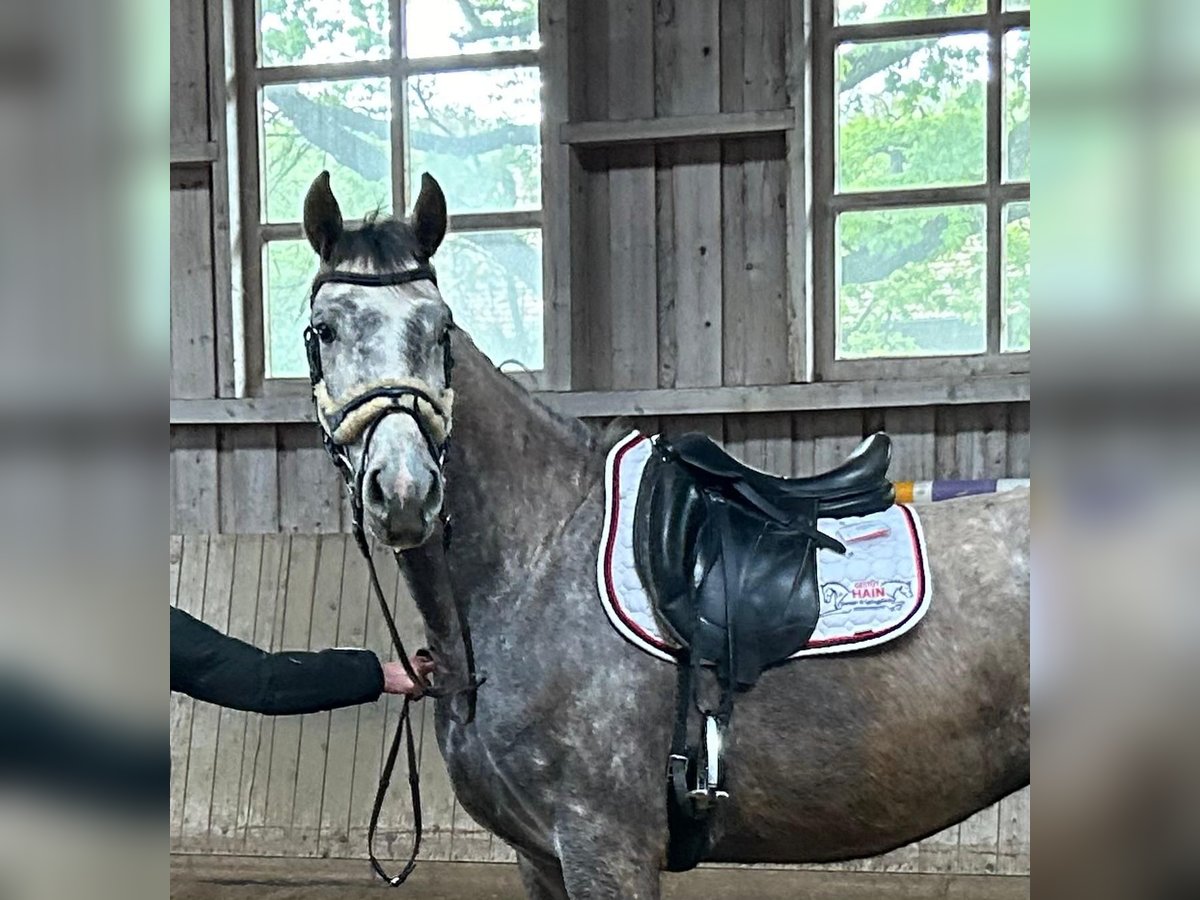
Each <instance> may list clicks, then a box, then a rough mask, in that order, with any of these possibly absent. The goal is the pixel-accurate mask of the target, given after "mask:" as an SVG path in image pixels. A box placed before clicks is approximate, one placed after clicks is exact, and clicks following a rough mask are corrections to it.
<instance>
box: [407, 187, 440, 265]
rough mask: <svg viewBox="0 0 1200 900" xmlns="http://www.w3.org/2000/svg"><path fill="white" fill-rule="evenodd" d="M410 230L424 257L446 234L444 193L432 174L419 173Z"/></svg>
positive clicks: (434, 251) (429, 253) (429, 254)
mask: <svg viewBox="0 0 1200 900" xmlns="http://www.w3.org/2000/svg"><path fill="white" fill-rule="evenodd" d="M412 230H413V233H414V234H415V235H416V236H417V242H418V243H419V244H420V245H421V251H422V252H423V253H424V254H425V256H426V257H430V256H433V254H434V253H436V252H437V248H438V247H439V246H441V243H442V238H444V237H445V236H446V195H445V194H443V193H442V188H441V185H439V184H438V183H437V181H436V180H435V179H434V177H433V176H432V175H430V174H429V173H428V172H425V173H423V174H422V175H421V195H420V196H419V197H417V203H416V205H415V206H414V207H413V214H412Z"/></svg>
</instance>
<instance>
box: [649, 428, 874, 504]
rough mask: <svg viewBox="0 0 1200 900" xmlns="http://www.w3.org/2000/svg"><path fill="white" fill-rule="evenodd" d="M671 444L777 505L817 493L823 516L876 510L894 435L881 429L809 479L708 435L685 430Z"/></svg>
mask: <svg viewBox="0 0 1200 900" xmlns="http://www.w3.org/2000/svg"><path fill="white" fill-rule="evenodd" d="M672 446H673V448H674V450H675V453H676V455H677V456H678V457H679V459H681V460H682V461H683V462H685V463H686V464H687V465H689V466H690V467H692V468H694V469H696V470H698V471H700V472H703V473H705V474H706V475H708V476H710V477H712V478H715V479H724V480H727V481H743V482H745V483H746V484H747V485H749V486H751V487H752V488H753V489H754V490H755V491H756V492H757V493H758V494H760V495H761V496H762V497H764V498H766V499H767V500H768V501H769V502H771V503H773V504H775V505H778V506H787V505H788V503H789V501H791V500H806V499H814V498H815V499H817V500H818V501H820V510H819V512H820V515H821V516H822V517H824V518H842V517H845V516H848V515H866V514H867V513H869V512H874V511H875V507H876V504H875V503H874V502H873V501H872V498H873V497H874V496H875V493H876V492H878V491H879V489H880V486H881V484H882V483H883V482H885V481H886V479H887V471H888V465H889V463H890V462H891V453H892V441H891V438H889V437H888V436H887V435H886V434H884V433H882V432H877V433H875V434H873V435H871V436H870V437H868V438H867V439H866V440H864V441H863V442H862V443H861V444H859V445H858V446H857V447H856V448H855V449H854V451H853V452H852V453H851V454H850V455H849V456H847V457H846V459H845V461H844V462H842V463H841V464H839V465H838V466H836V467H834V468H832V469H830V470H828V471H826V472H820V473H818V474H816V475H811V476H809V477H807V478H786V477H783V476H781V475H772V474H770V473H769V472H763V471H761V470H759V469H755V468H753V467H751V466H748V465H746V464H745V463H743V462H740V461H738V460H736V459H734V458H733V457H732V456H730V455H729V454H728V453H726V452H725V450H724V448H723V447H721V445H720V444H718V443H717V442H716V441H714V440H713V439H712V438H710V437H709V436H708V435H706V434H698V433H693V434H685V435H683V436H681V437H680V438H679V439H678V440H676V441H675V442H674V443H673V444H672ZM887 505H890V504H887ZM858 509H863V510H864V511H861V512H859V511H856V510H858Z"/></svg>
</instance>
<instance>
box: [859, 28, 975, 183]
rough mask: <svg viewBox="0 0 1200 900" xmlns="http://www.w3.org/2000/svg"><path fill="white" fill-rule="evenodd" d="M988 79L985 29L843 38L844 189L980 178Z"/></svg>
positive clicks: (955, 181)
mask: <svg viewBox="0 0 1200 900" xmlns="http://www.w3.org/2000/svg"><path fill="white" fill-rule="evenodd" d="M986 80H987V35H985V34H961V35H951V36H949V37H944V38H936V39H930V40H919V41H878V42H871V43H863V44H843V45H842V46H841V47H839V48H838V56H837V83H838V152H837V170H838V171H837V175H838V178H837V181H838V188H839V189H840V190H843V191H862V190H879V189H886V188H911V187H940V186H944V185H953V184H975V183H978V182H982V181H983V180H984V177H985V172H986V169H985V156H984V144H985V138H986V125H985V122H984V103H985V91H984V86H985V83H986Z"/></svg>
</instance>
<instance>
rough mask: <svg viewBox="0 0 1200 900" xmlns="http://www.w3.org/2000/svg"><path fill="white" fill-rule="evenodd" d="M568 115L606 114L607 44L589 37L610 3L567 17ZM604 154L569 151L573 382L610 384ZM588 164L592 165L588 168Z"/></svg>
mask: <svg viewBox="0 0 1200 900" xmlns="http://www.w3.org/2000/svg"><path fill="white" fill-rule="evenodd" d="M567 31H568V40H569V43H570V50H569V52H568V54H567V66H568V69H569V73H568V82H569V90H570V110H569V117H574V116H579V115H582V116H585V117H589V116H590V117H598V118H603V117H605V116H607V115H608V46H607V43H606V42H605V41H598V40H594V39H592V38H591V36H592V35H597V34H608V4H607V3H589V4H578V3H576V4H572V5H571V9H570V14H569V16H568V20H567ZM602 155H603V154H592V155H591V156H590V157H589V155H588V154H586V153H582V152H581V153H573V154H571V179H570V189H571V200H570V207H571V248H570V261H571V282H572V290H573V292H574V293H573V297H574V301H573V302H574V303H575V305H576V313H575V315H574V317H573V318H574V319H575V320H576V321H575V324H574V326H573V327H572V329H571V386H572V387H575V388H594V389H604V388H610V387H612V380H611V379H612V366H611V363H610V362H609V350H610V348H611V346H612V315H611V313H610V312H609V310H610V308H611V305H612V293H611V291H610V290H609V285H608V273H609V265H608V259H607V257H606V255H605V254H604V253H601V252H599V251H600V249H601V248H605V247H607V246H608V172H607V170H606V168H604V167H603V166H601V167H600V168H599V169H598V170H597V169H595V168H594V167H595V165H596V164H597V163H598V162H602V163H605V164H606V163H607V161H606V160H602V159H598V158H597V157H599V156H602ZM589 163H590V164H591V165H592V166H593V168H589Z"/></svg>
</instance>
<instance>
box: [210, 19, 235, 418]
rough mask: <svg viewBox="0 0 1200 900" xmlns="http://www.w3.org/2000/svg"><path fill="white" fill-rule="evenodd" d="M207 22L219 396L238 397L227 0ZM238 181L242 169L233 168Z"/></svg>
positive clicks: (214, 296) (230, 68) (214, 294)
mask: <svg viewBox="0 0 1200 900" xmlns="http://www.w3.org/2000/svg"><path fill="white" fill-rule="evenodd" d="M204 6H205V13H206V20H207V34H208V40H207V50H208V97H209V108H208V119H209V134H211V135H212V139H213V142H214V143H215V144H216V148H215V149H216V154H217V156H216V161H215V162H216V164H215V165H214V166H213V168H212V252H213V308H214V317H215V323H216V354H217V360H216V363H217V395H218V396H221V397H232V396H235V394H236V381H237V379H236V375H235V371H234V369H235V360H234V356H235V353H234V346H233V342H234V334H233V332H234V322H233V319H234V316H233V233H234V232H233V227H234V219H233V217H232V216H231V213H230V203H231V194H230V191H229V184H230V179H229V175H230V164H229V139H228V129H229V127H230V124H231V123H230V114H231V107H230V103H229V100H230V98H229V96H228V91H227V87H226V86H227V85H228V84H229V79H228V77H227V74H232V73H233V71H234V70H233V69H232V67H227V66H226V59H225V48H226V47H227V46H230V45H231V42H230V41H228V40H227V38H228V37H230V36H231V35H230V33H229V30H228V29H227V28H226V22H225V0H204ZM233 174H234V183H235V184H237V174H238V168H237V164H236V162H235V163H234V165H233Z"/></svg>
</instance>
